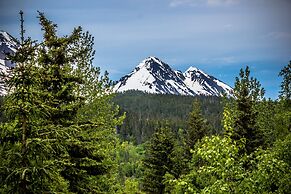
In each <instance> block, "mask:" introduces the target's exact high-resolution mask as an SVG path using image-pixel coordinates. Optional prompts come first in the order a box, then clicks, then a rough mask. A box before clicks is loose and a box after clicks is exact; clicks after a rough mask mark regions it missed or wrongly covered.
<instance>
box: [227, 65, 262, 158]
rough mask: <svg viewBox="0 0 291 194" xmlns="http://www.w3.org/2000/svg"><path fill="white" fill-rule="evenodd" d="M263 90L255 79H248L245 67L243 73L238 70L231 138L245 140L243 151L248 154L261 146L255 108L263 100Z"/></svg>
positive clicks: (247, 71) (248, 71)
mask: <svg viewBox="0 0 291 194" xmlns="http://www.w3.org/2000/svg"><path fill="white" fill-rule="evenodd" d="M263 95H264V89H263V88H261V84H260V83H259V82H258V81H257V79H255V78H253V77H251V78H250V70H249V67H248V66H247V67H246V69H245V71H243V70H242V69H241V70H240V74H239V77H236V82H235V87H234V98H235V100H234V108H235V111H234V113H235V115H234V122H233V127H234V129H233V133H232V134H231V138H232V139H234V140H242V139H244V140H245V150H241V151H242V153H244V152H246V153H247V154H250V153H251V152H253V151H254V150H255V149H256V148H258V147H259V146H260V145H262V140H263V139H262V134H261V133H260V130H259V129H258V125H257V116H258V111H257V110H256V106H257V104H258V102H259V101H260V100H262V99H263Z"/></svg>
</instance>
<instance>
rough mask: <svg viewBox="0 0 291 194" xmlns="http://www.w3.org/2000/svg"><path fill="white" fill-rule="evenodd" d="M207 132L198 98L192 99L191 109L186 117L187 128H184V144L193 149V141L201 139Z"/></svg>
mask: <svg viewBox="0 0 291 194" xmlns="http://www.w3.org/2000/svg"><path fill="white" fill-rule="evenodd" d="M206 133H207V122H206V120H205V119H204V118H203V116H202V113H201V105H200V102H199V101H198V100H194V101H193V105H192V111H191V112H190V114H189V117H188V128H187V130H186V134H185V137H186V144H187V146H188V148H189V149H193V148H194V145H195V143H196V142H197V141H198V140H200V139H202V138H203V137H204V136H205V135H206Z"/></svg>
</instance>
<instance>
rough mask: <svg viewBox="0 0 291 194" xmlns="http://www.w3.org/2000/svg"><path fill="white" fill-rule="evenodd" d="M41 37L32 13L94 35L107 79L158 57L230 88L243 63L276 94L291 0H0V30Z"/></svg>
mask: <svg viewBox="0 0 291 194" xmlns="http://www.w3.org/2000/svg"><path fill="white" fill-rule="evenodd" d="M19 10H23V11H24V19H25V29H26V35H27V36H30V37H32V38H33V39H36V40H39V41H40V40H41V38H42V33H41V29H40V26H39V22H38V19H37V11H41V12H44V13H45V15H46V16H47V18H48V19H50V20H52V21H53V22H54V23H56V24H57V25H58V34H59V35H60V36H63V35H67V34H69V33H70V32H72V30H73V28H74V27H77V26H82V28H83V30H84V31H89V32H90V33H91V34H92V35H93V36H94V37H95V45H94V49H95V50H96V54H95V59H94V65H95V66H98V67H100V68H101V70H103V71H104V70H107V71H108V72H109V75H110V78H111V79H112V80H119V79H120V78H121V77H122V76H124V75H125V74H127V73H130V72H131V71H132V70H133V69H134V67H135V66H137V65H138V64H139V63H140V62H141V61H142V60H143V59H145V58H146V57H148V56H156V57H158V58H160V59H161V60H162V61H164V62H166V63H167V64H169V65H170V66H171V67H173V69H176V70H181V71H185V70H186V69H188V67H190V66H196V67H198V68H200V69H201V70H203V71H205V72H206V73H208V74H210V75H213V76H214V77H216V78H218V79H220V80H222V81H224V82H225V83H227V84H229V85H230V86H232V87H233V85H234V81H235V77H236V76H238V73H239V70H240V69H241V68H245V67H246V65H248V66H249V67H250V69H251V75H252V76H253V77H256V78H257V79H258V80H259V81H260V83H261V84H262V86H263V87H264V88H265V90H266V97H267V98H272V99H276V98H277V96H278V91H279V90H280V83H281V80H282V79H281V78H280V77H278V73H279V72H280V70H281V69H282V68H283V67H284V66H286V65H287V64H288V62H289V61H290V60H291V25H290V24H291V11H290V10H291V0H41V1H40V0H0V30H4V31H7V32H9V33H10V34H11V35H13V36H14V37H16V38H19V28H20V27H19V14H18V13H19Z"/></svg>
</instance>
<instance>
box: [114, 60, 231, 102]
mask: <svg viewBox="0 0 291 194" xmlns="http://www.w3.org/2000/svg"><path fill="white" fill-rule="evenodd" d="M126 90H141V91H145V92H149V93H156V94H176V95H191V96H194V95H213V96H221V95H222V94H223V93H227V94H228V95H230V91H231V90H232V89H231V87H229V86H227V85H226V84H224V83H223V82H221V81H219V80H218V79H215V78H214V77H213V76H209V75H208V74H206V73H204V72H203V71H201V70H199V69H198V68H196V67H193V66H191V67H190V68H188V70H187V71H186V72H185V73H184V74H183V73H182V72H180V71H175V70H173V69H172V68H171V67H170V66H169V65H168V64H166V63H164V62H163V61H161V60H160V59H159V58H157V57H153V56H150V57H147V58H146V59H144V60H143V61H142V62H141V63H140V64H139V65H138V66H136V67H135V69H134V70H133V71H132V72H131V73H130V74H127V75H125V76H124V77H122V78H121V79H120V80H119V82H118V83H117V84H116V85H115V86H114V91H117V92H123V91H126Z"/></svg>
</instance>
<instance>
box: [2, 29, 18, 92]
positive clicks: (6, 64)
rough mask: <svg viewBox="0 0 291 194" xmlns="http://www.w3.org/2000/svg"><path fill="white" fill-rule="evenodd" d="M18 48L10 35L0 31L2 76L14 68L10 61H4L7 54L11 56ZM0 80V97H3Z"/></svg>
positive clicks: (3, 90)
mask: <svg viewBox="0 0 291 194" xmlns="http://www.w3.org/2000/svg"><path fill="white" fill-rule="evenodd" d="M17 47H18V42H17V40H16V39H15V38H13V37H12V36H11V35H10V34H8V33H7V32H4V31H0V72H2V73H4V74H8V71H9V69H10V68H11V67H13V66H14V64H13V63H11V61H9V60H6V55H7V53H9V54H13V53H15V52H16V49H17ZM1 81H2V80H1V78H0V95H4V94H5V93H6V92H5V89H4V88H3V85H2V84H1Z"/></svg>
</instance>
